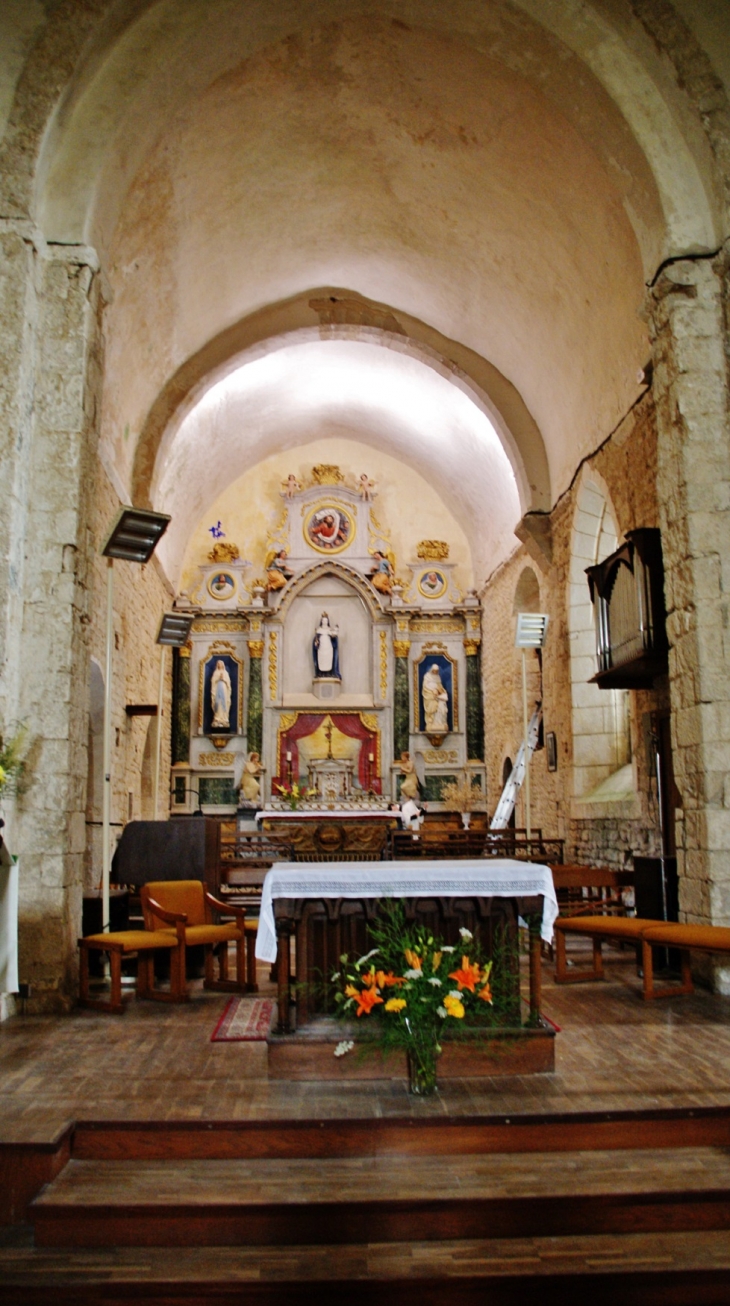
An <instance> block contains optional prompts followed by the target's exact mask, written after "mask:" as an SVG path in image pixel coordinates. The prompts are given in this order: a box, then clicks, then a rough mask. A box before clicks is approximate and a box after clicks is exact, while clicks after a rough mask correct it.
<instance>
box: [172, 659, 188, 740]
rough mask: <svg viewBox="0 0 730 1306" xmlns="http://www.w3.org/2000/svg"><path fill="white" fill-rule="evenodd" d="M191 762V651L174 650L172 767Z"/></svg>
mask: <svg viewBox="0 0 730 1306" xmlns="http://www.w3.org/2000/svg"><path fill="white" fill-rule="evenodd" d="M189 761H190V649H189V648H187V646H183V648H174V649H173V650H172V765H173V766H175V764H176V763H177V762H189Z"/></svg>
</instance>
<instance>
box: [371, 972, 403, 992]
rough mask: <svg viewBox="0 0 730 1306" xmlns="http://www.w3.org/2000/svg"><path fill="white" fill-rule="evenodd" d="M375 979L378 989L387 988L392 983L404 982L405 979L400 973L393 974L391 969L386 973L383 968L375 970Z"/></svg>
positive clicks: (390, 986)
mask: <svg viewBox="0 0 730 1306" xmlns="http://www.w3.org/2000/svg"><path fill="white" fill-rule="evenodd" d="M375 979H376V981H377V985H378V988H379V989H389V988H392V987H393V985H394V984H405V980H404V979H403V978H402V977H401V976H400V975H394V974H393V972H392V970H391V971H389V972H388V974H387V975H386V973H385V971H384V970H379V971H376V973H375Z"/></svg>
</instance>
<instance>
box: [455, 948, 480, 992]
mask: <svg viewBox="0 0 730 1306" xmlns="http://www.w3.org/2000/svg"><path fill="white" fill-rule="evenodd" d="M481 978H482V972H481V971H480V969H479V967H478V966H472V964H471V962H470V961H469V958H468V957H464V956H462V958H461V968H460V969H459V970H452V971H451V972H450V974H449V979H453V980H456V983H457V985H458V988H459V992H461V991H462V990H463V989H468V990H469V992H470V993H473V992H474V988H475V985H477V984H478V983H479V981H480V979H481Z"/></svg>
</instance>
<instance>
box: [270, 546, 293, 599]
mask: <svg viewBox="0 0 730 1306" xmlns="http://www.w3.org/2000/svg"><path fill="white" fill-rule="evenodd" d="M288 557H289V554H288V552H287V550H286V549H279V550H276V549H272V550H271V551H270V552H269V553H268V554H267V556H266V562H265V564H264V565H265V567H266V588H267V590H283V588H284V586H285V585H286V582H287V581H288V580H291V578H292V576H293V575H294V572H293V571H292V570H291V568H290V567H289V566H288V565H287V561H286V560H287V558H288Z"/></svg>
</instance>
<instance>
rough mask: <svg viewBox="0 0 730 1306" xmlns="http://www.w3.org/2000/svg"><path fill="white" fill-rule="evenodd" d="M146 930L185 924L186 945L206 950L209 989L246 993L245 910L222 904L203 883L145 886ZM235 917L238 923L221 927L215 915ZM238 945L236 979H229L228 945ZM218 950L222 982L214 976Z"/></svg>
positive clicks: (168, 882)
mask: <svg viewBox="0 0 730 1306" xmlns="http://www.w3.org/2000/svg"><path fill="white" fill-rule="evenodd" d="M140 897H141V900H142V912H143V915H144V924H145V929H146V930H172V931H174V929H175V928H176V926H177V924H178V922H181V923H182V925H183V926H184V930H185V946H186V947H188V948H192V947H194V946H195V945H200V944H202V945H203V947H204V948H205V981H204V987H205V988H206V989H223V990H225V991H226V992H231V991H235V992H245V989H246V944H245V918H246V911H245V908H243V907H237V906H233V905H229V904H227V903H224V902H219V901H218V899H217V898H214V897H213V895H212V894H210V893H208V892H207V890H206V889H205V886H204V885H203V884H202V882H201V881H200V880H154V881H151V882H150V883H148V884H144V885H142V889H141V892H140ZM214 911H215V912H221V913H223V914H224V915H227V916H233V917H234V920H233V921H232V922H230V923H228V924H225V925H217V924H216V923H215V920H214V918H213V912H214ZM231 941H235V944H236V978H235V980H230V979H229V978H228V944H229V942H231ZM216 949H218V979H215V978H214V974H213V954H214V952H215V950H216Z"/></svg>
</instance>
